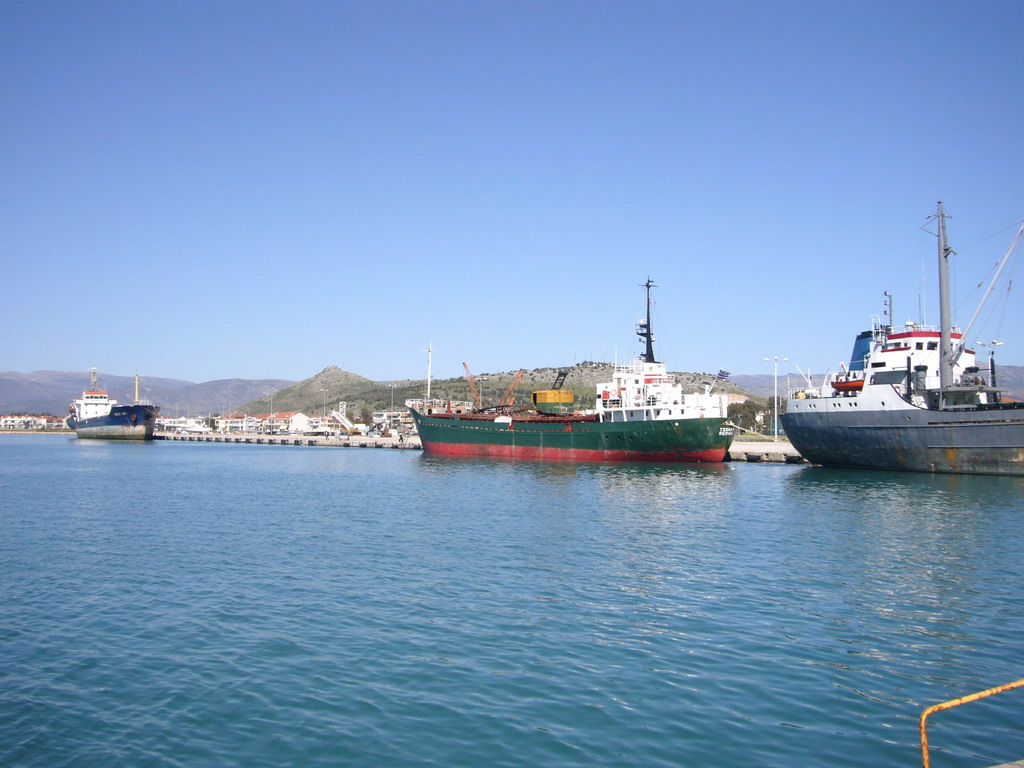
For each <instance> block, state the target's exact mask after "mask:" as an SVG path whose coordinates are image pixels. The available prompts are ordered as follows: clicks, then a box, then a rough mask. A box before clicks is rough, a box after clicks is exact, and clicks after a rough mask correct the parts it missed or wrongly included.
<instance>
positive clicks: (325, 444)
mask: <svg viewBox="0 0 1024 768" xmlns="http://www.w3.org/2000/svg"><path fill="white" fill-rule="evenodd" d="M153 439H155V440H173V441H176V442H193V443H249V444H252V445H291V446H295V445H300V446H314V447H321V448H394V449H401V450H406V449H412V450H419V449H420V448H421V446H420V439H419V437H418V436H416V435H413V436H411V437H405V438H404V439H402V440H399V439H398V437H397V436H393V437H377V436H375V437H363V436H361V435H348V436H343V437H323V436H319V435H260V434H244V433H237V432H229V433H227V434H222V433H219V432H204V433H199V434H192V433H181V434H178V433H175V432H157V433H156V434H154V435H153Z"/></svg>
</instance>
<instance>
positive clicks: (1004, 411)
mask: <svg viewBox="0 0 1024 768" xmlns="http://www.w3.org/2000/svg"><path fill="white" fill-rule="evenodd" d="M782 426H783V428H784V429H785V431H786V435H787V436H788V437H789V439H790V441H791V442H792V443H793V447H794V448H796V449H797V450H798V451H800V454H801V455H802V456H803V457H804V458H805V459H807V460H808V461H810V462H813V463H815V464H823V465H825V466H832V467H864V468H870V469H898V470H912V471H916V472H955V473H967V474H982V475H1024V409H1021V408H1015V407H1002V408H999V407H993V408H983V409H978V410H969V411H934V410H927V409H924V408H910V409H900V410H894V411H873V410H872V411H860V412H857V411H849V410H848V411H844V412H839V413H828V412H815V413H786V414H783V415H782Z"/></svg>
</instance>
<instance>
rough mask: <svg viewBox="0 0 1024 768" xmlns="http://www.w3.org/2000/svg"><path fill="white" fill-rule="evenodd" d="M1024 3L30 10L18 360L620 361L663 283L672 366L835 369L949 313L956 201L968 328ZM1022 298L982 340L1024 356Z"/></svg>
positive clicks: (1020, 159)
mask: <svg viewBox="0 0 1024 768" xmlns="http://www.w3.org/2000/svg"><path fill="white" fill-rule="evenodd" d="M1021 10H1022V6H1021V3H1020V2H1019V1H1016V0H1015V1H1014V2H1001V1H999V0H983V1H982V2H976V3H965V2H948V1H947V0H938V1H937V2H925V1H924V0H921V1H920V2H910V1H907V2H899V1H897V2H892V1H891V0H887V1H886V2H872V1H870V0H869V1H867V2H865V1H863V0H861V1H858V2H845V1H844V0H836V1H834V2H825V3H823V2H820V0H814V1H813V2H800V1H799V0H795V1H793V2H769V1H767V0H759V1H758V2H744V1H741V0H724V1H723V2H689V1H687V0H676V1H673V2H648V1H644V0H640V1H639V2H605V1H604V0H580V1H578V2H577V1H575V0H561V1H559V0H549V1H548V2H532V1H531V0H524V1H518V0H517V1H516V2H511V1H509V2H499V1H497V0H495V2H484V3H481V2H478V1H477V0H471V1H470V0H467V1H466V2H461V1H460V2H453V1H450V0H430V1H429V2H428V1H427V0H423V1H422V2H415V1H413V0H399V1H395V0H379V1H377V2H362V1H360V2H346V1H344V0H334V1H332V2H310V1H304V0H292V1H290V2H287V3H284V2H277V1H275V2H264V1H261V0H245V1H244V2H243V1H241V0H237V1H236V0H214V1H213V2H210V0H202V1H201V2H198V1H193V0H177V1H176V2H148V3H139V2H136V0H131V2H104V0H96V2H88V3H82V2H54V1H52V0H40V1H39V2H19V1H15V0H7V1H6V2H2V3H0V115H2V116H3V117H2V119H0V150H2V151H0V255H2V263H3V267H4V268H3V275H4V277H5V280H4V286H5V290H4V297H3V300H2V301H0V322H2V325H3V328H4V334H3V335H4V341H3V343H2V345H0V370H9V371H19V372H23V373H27V372H30V371H34V370H62V371H71V370H83V371H84V370H86V369H88V368H89V367H91V366H96V367H98V368H99V369H100V370H101V371H103V372H107V373H111V374H118V375H130V374H132V373H133V372H134V371H135V370H136V369H138V370H139V371H140V373H141V375H142V376H146V375H149V376H159V377H167V378H178V379H185V380H189V381H194V382H203V381H209V380H214V379H225V378H236V377H237V378H283V379H293V380H300V379H305V378H307V377H309V376H312V375H314V374H315V373H317V372H318V371H320V370H322V369H323V368H325V367H327V366H329V365H337V366H339V367H341V368H343V369H345V370H348V371H351V372H353V373H358V374H360V375H363V376H366V377H368V378H371V379H374V380H380V381H386V380H392V379H404V378H423V377H425V375H426V367H427V355H426V352H425V350H426V349H427V347H428V345H431V346H432V348H433V349H434V350H435V351H434V353H433V374H434V376H435V377H438V378H447V377H454V376H460V375H462V373H463V367H462V364H463V362H466V363H467V364H468V365H469V367H470V369H471V370H472V371H473V373H475V374H480V373H488V372H498V371H508V370H516V369H518V368H527V369H529V368H538V367H546V366H559V365H567V364H571V363H574V362H582V361H585V360H595V361H608V362H615V361H617V362H624V361H626V360H628V359H630V358H632V357H634V356H635V355H637V354H639V353H640V352H641V351H642V347H641V345H640V344H639V343H638V340H637V337H636V335H635V323H636V321H637V319H638V318H640V317H641V316H642V315H643V313H644V291H643V289H642V288H640V285H641V284H642V283H644V282H645V281H646V280H647V279H648V278H650V279H651V280H652V281H653V282H654V283H655V284H656V285H657V288H655V289H654V291H653V298H654V307H653V310H652V312H653V325H654V330H655V336H656V339H657V341H656V345H655V348H656V352H657V353H658V355H659V359H662V360H664V361H665V362H666V363H668V365H669V368H670V370H679V371H708V372H715V371H718V370H720V369H724V370H727V371H731V372H732V373H734V374H736V373H742V374H755V373H771V372H772V370H773V365H774V363H772V362H766V361H765V360H764V358H766V357H768V358H772V357H776V356H777V357H779V358H780V360H779V373H780V375H781V374H782V373H785V372H790V371H794V372H795V371H796V370H797V369H798V368H799V370H803V371H811V372H812V373H823V372H825V371H826V370H828V369H832V370H835V369H836V368H837V367H838V364H839V362H840V361H841V360H845V359H847V358H848V357H849V353H850V350H851V348H852V344H853V337H854V335H855V334H856V333H857V332H858V331H861V330H863V329H865V328H868V327H870V322H871V316H872V315H881V314H882V312H883V292H886V291H887V292H888V293H890V294H892V295H893V297H894V313H893V314H894V319H895V320H896V322H898V323H902V322H904V321H906V320H917V321H920V320H922V319H923V320H924V321H926V322H928V323H931V324H937V322H938V300H937V287H936V282H937V281H936V274H937V265H936V261H937V259H936V238H935V237H934V236H933V235H932V234H929V233H928V232H926V231H923V230H922V229H921V227H922V226H925V225H926V224H927V223H928V217H929V216H930V215H932V214H934V213H935V211H936V205H937V201H939V200H942V201H943V203H944V205H945V208H946V211H947V213H949V214H950V215H951V216H952V218H951V219H950V220H949V222H948V232H949V239H950V244H951V245H952V247H953V248H954V249H955V250H956V251H957V256H956V257H955V260H954V266H953V276H954V279H953V290H954V295H955V302H954V303H955V304H956V315H957V319H958V320H959V321H960V323H961V324H966V322H967V320H969V319H970V315H971V314H972V313H973V311H974V308H975V306H976V304H977V302H978V301H979V300H980V298H981V293H982V290H983V288H984V285H983V286H982V288H979V287H978V286H979V284H982V283H985V281H987V280H988V279H990V278H991V275H992V272H993V267H994V265H995V263H996V262H997V261H998V260H999V259H1000V258H1001V257H1002V255H1003V253H1004V252H1005V251H1006V249H1007V247H1008V246H1009V244H1010V242H1011V240H1012V238H1013V236H1014V234H1015V233H1016V230H1017V227H1018V226H1019V224H1020V222H1021V220H1022V219H1024V148H1022V144H1021V140H1020V136H1021V128H1022V124H1024V120H1022V118H1024V89H1022V87H1021V86H1022V81H1024V46H1022V45H1021V32H1022V31H1024V14H1022V13H1021ZM1020 261H1022V259H1020V258H1016V257H1015V258H1014V259H1013V260H1012V264H1011V266H1012V265H1014V264H1015V265H1016V267H1017V268H1016V271H1014V272H1012V276H1013V277H1014V278H1015V279H1016V282H1017V283H1018V285H1019V283H1020V282H1021V278H1022V277H1024V274H1022V273H1024V267H1021V266H1020ZM1010 272H1011V270H1010V266H1008V267H1007V274H1009V273H1010ZM986 284H987V283H986ZM1022 318H1024V298H1022V297H1021V288H1020V287H1017V288H1016V290H1013V287H1012V283H1011V288H1010V290H1009V291H1008V292H1007V290H1006V287H1005V285H1003V286H1001V287H1000V288H998V289H997V290H996V291H994V292H993V298H992V299H991V300H990V302H989V305H988V306H987V309H986V311H985V312H984V313H983V315H982V320H980V321H979V324H978V325H977V326H976V329H975V330H972V332H971V334H970V337H972V338H971V341H972V342H973V341H992V340H1000V341H1002V342H1004V346H1001V347H1000V348H999V352H998V355H997V361H998V362H1001V363H1004V364H1013V365H1022V364H1024V323H1022V322H1021V320H1022ZM979 351H980V348H979ZM782 358H788V360H785V361H784V360H782Z"/></svg>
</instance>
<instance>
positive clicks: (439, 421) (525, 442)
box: [410, 280, 734, 462]
mask: <svg viewBox="0 0 1024 768" xmlns="http://www.w3.org/2000/svg"><path fill="white" fill-rule="evenodd" d="M642 287H644V288H646V289H647V318H646V320H641V321H640V322H639V323H638V327H637V334H638V335H639V336H640V339H641V341H642V342H644V343H645V344H646V349H645V352H644V354H643V355H641V356H640V357H639V358H638V359H637V360H636V361H634V363H633V364H632V365H627V366H616V368H615V370H614V372H613V374H612V381H610V382H607V383H602V384H598V385H597V392H596V395H597V398H596V402H595V408H594V410H593V411H592V412H588V413H579V412H576V411H574V402H575V397H574V394H573V392H572V390H568V389H562V388H560V384H561V381H562V380H563V378H562V377H560V379H559V381H558V382H556V384H555V387H554V388H552V389H546V390H538V391H536V392H534V393H533V396H532V405H533V407H532V408H531V409H530V410H527V411H523V412H512V411H511V410H495V409H490V410H482V409H476V410H468V409H462V408H459V407H453V406H452V405H451V404H450V403H447V404H446V403H444V402H443V401H437V400H433V401H431V400H429V399H428V400H424V401H420V402H419V403H417V404H418V405H419V406H420V407H419V408H415V407H410V411H411V413H412V416H413V419H414V420H415V422H416V427H417V430H418V431H419V436H420V442H421V444H422V446H423V450H424V452H425V453H428V454H435V455H447V456H495V457H503V458H517V459H544V460H552V461H620V462H621V461H655V462H680V461H686V462H721V461H724V460H725V459H726V454H727V452H728V450H729V445H730V444H731V443H732V438H733V434H734V430H733V427H732V426H731V425H730V424H728V422H727V417H728V398H727V396H726V395H721V394H713V393H712V389H713V387H714V385H713V384H711V385H707V386H706V387H705V389H704V392H700V393H684V392H683V391H682V387H681V386H680V385H679V384H678V383H676V381H675V379H674V377H672V376H671V375H670V374H669V373H668V371H667V369H666V366H665V364H664V363H661V362H658V361H657V360H656V359H655V356H654V349H653V341H654V336H653V332H652V329H651V320H650V317H651V312H650V306H651V305H650V289H651V288H652V287H653V284H652V283H651V281H650V280H648V281H647V283H645V284H644V286H642Z"/></svg>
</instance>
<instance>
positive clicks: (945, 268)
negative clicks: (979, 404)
mask: <svg viewBox="0 0 1024 768" xmlns="http://www.w3.org/2000/svg"><path fill="white" fill-rule="evenodd" d="M936 218H937V219H938V220H939V324H940V328H939V390H940V391H941V392H942V395H941V396H940V398H941V399H940V406H939V407H945V392H946V390H947V389H949V387H951V386H952V385H953V322H952V320H951V318H950V304H949V257H950V255H951V254H952V253H953V249H952V248H950V247H949V245H948V243H947V242H946V212H945V211H944V210H943V208H942V201H941V200H940V201H939V212H938V214H936Z"/></svg>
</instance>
